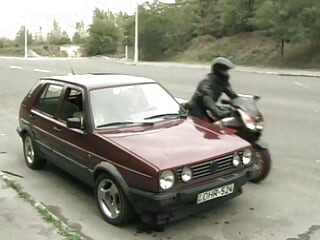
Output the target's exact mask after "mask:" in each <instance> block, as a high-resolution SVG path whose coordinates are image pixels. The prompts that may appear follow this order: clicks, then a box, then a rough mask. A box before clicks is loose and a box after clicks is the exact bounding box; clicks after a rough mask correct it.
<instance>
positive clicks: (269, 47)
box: [0, 0, 320, 68]
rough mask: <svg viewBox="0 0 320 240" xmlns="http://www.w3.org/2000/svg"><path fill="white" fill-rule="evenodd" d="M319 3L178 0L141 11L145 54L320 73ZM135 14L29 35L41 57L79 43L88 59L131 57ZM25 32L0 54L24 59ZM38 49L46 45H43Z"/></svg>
mask: <svg viewBox="0 0 320 240" xmlns="http://www.w3.org/2000/svg"><path fill="white" fill-rule="evenodd" d="M319 15H320V3H319V1H318V0H305V1H301V0H237V1H234V0H176V3H175V4H164V3H161V2H160V1H157V0H156V1H154V2H153V3H148V2H147V3H145V4H142V5H140V6H139V51H140V52H139V55H140V59H141V60H145V61H167V60H171V61H184V62H208V61H210V60H211V59H212V58H214V57H216V56H226V57H229V58H231V59H232V60H234V61H235V62H236V63H238V64H249V65H268V66H272V65H273V66H291V67H313V68H317V67H318V68H319V67H320V64H319V59H320V54H319V53H318V51H316V50H317V49H318V47H319V43H320V20H319V17H318V16H319ZM134 23H135V18H134V16H129V15H127V14H125V13H119V14H113V13H111V12H107V11H103V10H99V9H95V11H94V13H93V19H92V24H91V25H89V26H85V25H84V24H83V22H81V21H79V22H78V23H77V24H76V26H75V28H76V32H75V34H74V36H73V37H72V38H69V36H68V35H67V33H66V32H65V31H63V30H61V29H60V27H59V24H58V22H56V21H55V22H54V23H53V29H52V31H51V32H50V33H49V34H48V36H47V37H46V38H44V37H43V36H42V35H41V29H40V31H39V33H38V34H33V35H31V34H30V35H28V40H29V43H31V48H32V49H34V51H35V52H37V53H39V54H40V55H49V56H52V55H56V56H61V55H63V53H61V52H59V48H58V50H57V46H60V45H64V44H77V45H81V51H82V55H85V56H96V55H108V56H115V57H124V48H125V46H126V45H127V46H128V48H129V57H132V55H133V46H134ZM23 37H24V28H23V27H22V28H21V29H20V31H19V32H18V34H17V38H16V39H15V40H14V41H10V40H8V39H0V54H1V55H3V54H6V53H7V52H8V51H11V52H12V54H13V55H18V54H20V53H21V49H22V47H23ZM39 46H40V47H39Z"/></svg>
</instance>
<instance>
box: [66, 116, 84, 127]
mask: <svg viewBox="0 0 320 240" xmlns="http://www.w3.org/2000/svg"><path fill="white" fill-rule="evenodd" d="M67 127H68V128H75V129H82V122H81V119H80V118H77V117H73V118H68V119H67Z"/></svg>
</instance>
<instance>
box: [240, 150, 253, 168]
mask: <svg viewBox="0 0 320 240" xmlns="http://www.w3.org/2000/svg"><path fill="white" fill-rule="evenodd" d="M251 160H252V151H251V150H250V149H249V148H247V149H245V150H244V151H243V155H242V162H243V164H244V165H248V164H250V163H251Z"/></svg>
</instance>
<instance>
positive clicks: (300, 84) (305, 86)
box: [293, 81, 310, 88]
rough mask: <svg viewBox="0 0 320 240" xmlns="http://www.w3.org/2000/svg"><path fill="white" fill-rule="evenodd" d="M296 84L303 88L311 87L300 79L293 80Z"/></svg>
mask: <svg viewBox="0 0 320 240" xmlns="http://www.w3.org/2000/svg"><path fill="white" fill-rule="evenodd" d="M293 83H294V84H295V85H297V86H299V87H303V88H310V87H309V86H307V85H305V84H303V83H301V82H298V81H294V82H293Z"/></svg>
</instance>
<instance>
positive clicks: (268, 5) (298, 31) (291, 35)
mask: <svg viewBox="0 0 320 240" xmlns="http://www.w3.org/2000/svg"><path fill="white" fill-rule="evenodd" d="M314 2H315V1H314V0H305V1H300V0H290V1H289V0H280V1H275V0H264V1H261V4H260V6H259V8H258V9H257V10H256V13H255V17H254V18H253V20H252V22H253V23H254V25H255V26H256V27H257V28H258V29H259V30H260V31H262V32H264V33H266V34H267V35H269V36H271V37H273V38H274V39H276V40H278V41H279V43H280V46H281V56H282V58H283V57H284V44H285V42H299V41H301V40H304V39H305V37H306V35H308V33H312V32H313V30H314V29H313V28H314V27H315V26H314V25H312V23H316V21H317V18H316V17H312V15H313V14H315V13H314V12H313V7H314V4H313V3H314ZM310 10H311V11H310ZM318 14H319V13H318ZM315 16H316V15H315ZM310 17H311V18H312V19H313V20H311V21H306V19H308V18H310ZM310 22H311V23H310ZM311 35H312V34H311Z"/></svg>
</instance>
